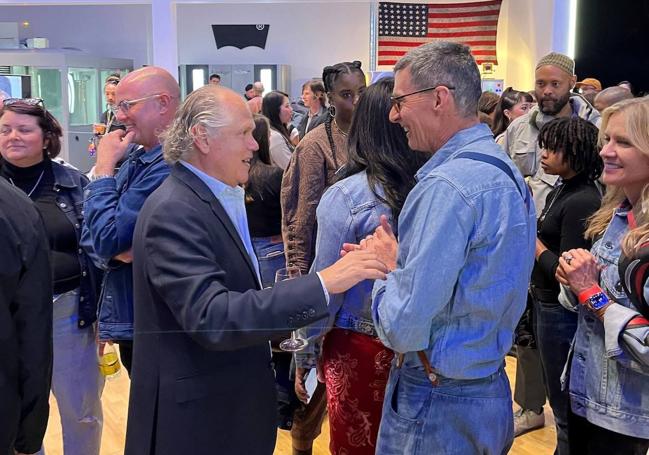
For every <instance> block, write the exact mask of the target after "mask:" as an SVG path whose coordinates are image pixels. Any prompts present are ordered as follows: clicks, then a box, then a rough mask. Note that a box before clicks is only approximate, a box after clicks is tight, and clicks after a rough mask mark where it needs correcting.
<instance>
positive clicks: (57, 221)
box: [0, 159, 81, 294]
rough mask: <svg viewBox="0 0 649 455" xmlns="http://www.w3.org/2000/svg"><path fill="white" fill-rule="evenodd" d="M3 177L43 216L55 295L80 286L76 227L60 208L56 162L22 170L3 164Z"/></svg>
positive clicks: (45, 162)
mask: <svg viewBox="0 0 649 455" xmlns="http://www.w3.org/2000/svg"><path fill="white" fill-rule="evenodd" d="M0 175H2V177H4V178H6V179H7V180H8V181H9V182H10V183H12V184H13V185H14V186H16V187H18V188H20V189H21V190H23V191H24V192H25V194H28V195H29V197H30V198H31V200H32V201H34V204H35V205H36V207H37V208H38V210H39V211H40V213H41V216H42V217H43V224H44V225H45V230H46V231H47V235H48V239H49V243H50V251H51V265H52V284H53V287H54V293H55V294H61V293H63V292H67V291H71V290H73V289H76V288H77V287H79V283H80V280H81V265H80V263H79V256H78V251H77V250H78V249H79V246H78V242H77V234H76V231H75V228H74V225H73V224H72V223H71V222H70V220H69V219H68V218H67V217H66V215H65V213H63V211H62V210H61V209H60V208H59V207H58V205H57V202H56V197H57V192H56V191H55V189H54V173H53V172H52V162H51V161H50V160H49V159H46V160H43V161H41V162H40V163H38V164H35V165H33V166H29V167H18V166H14V165H13V164H11V163H9V162H7V161H2V167H0ZM30 193H31V194H30Z"/></svg>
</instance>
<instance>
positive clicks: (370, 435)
mask: <svg viewBox="0 0 649 455" xmlns="http://www.w3.org/2000/svg"><path fill="white" fill-rule="evenodd" d="M393 356H394V354H393V353H392V351H391V350H389V349H387V348H386V347H385V346H383V344H382V343H381V341H379V339H378V338H373V337H370V336H368V335H364V334H361V333H358V332H353V331H351V330H346V329H341V328H337V327H334V328H333V329H332V330H331V331H330V332H329V333H327V335H326V336H325V339H324V342H323V345H322V360H323V368H324V374H325V380H326V385H327V410H328V411H329V428H330V430H331V437H330V443H329V450H330V451H331V453H332V454H333V455H365V454H367V455H374V452H375V449H376V437H377V434H378V431H379V423H380V422H381V409H382V407H383V397H384V395H385V385H386V383H387V380H388V375H389V374H390V364H391V362H392V357H393Z"/></svg>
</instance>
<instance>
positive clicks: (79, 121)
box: [68, 68, 99, 126]
mask: <svg viewBox="0 0 649 455" xmlns="http://www.w3.org/2000/svg"><path fill="white" fill-rule="evenodd" d="M98 90H99V84H98V82H97V70H96V69H93V68H70V69H68V109H69V112H70V126H74V125H90V124H91V123H96V122H97V121H98V120H99V117H98V116H99V106H97V103H98V102H99V93H98Z"/></svg>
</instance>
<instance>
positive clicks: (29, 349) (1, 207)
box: [0, 178, 52, 455]
mask: <svg viewBox="0 0 649 455" xmlns="http://www.w3.org/2000/svg"><path fill="white" fill-rule="evenodd" d="M49 250H50V248H49V243H48V241H47V236H46V234H45V228H44V227H43V222H42V221H41V217H40V214H39V212H38V211H37V210H36V208H35V207H34V205H33V204H32V201H30V200H29V198H27V196H26V195H25V194H24V193H23V192H22V191H20V190H18V189H16V188H14V187H12V186H11V185H9V183H8V182H7V181H6V180H5V179H3V178H0V258H1V260H0V454H2V455H6V454H9V453H10V454H13V453H14V447H15V448H16V450H18V451H19V452H24V453H34V452H36V451H37V450H38V449H39V448H40V447H41V443H42V441H43V436H44V435H45V428H46V427H47V419H48V416H49V409H50V408H49V404H48V400H49V397H50V380H51V378H52V276H51V272H50V261H49Z"/></svg>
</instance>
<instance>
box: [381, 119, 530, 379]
mask: <svg viewBox="0 0 649 455" xmlns="http://www.w3.org/2000/svg"><path fill="white" fill-rule="evenodd" d="M462 152H477V153H482V154H487V155H491V156H494V157H496V158H498V159H500V160H502V161H503V162H505V163H506V164H507V165H508V166H509V167H510V169H511V170H512V171H513V173H514V175H515V176H516V180H517V185H518V188H517V186H516V185H515V184H514V182H513V181H512V179H510V178H509V176H508V175H507V174H506V173H505V172H503V171H502V170H501V169H498V168H497V167H496V166H494V165H492V164H488V163H483V162H479V161H476V160H470V159H467V158H458V159H455V155H457V154H459V153H462ZM417 181H418V182H417V184H416V185H415V187H414V188H413V189H412V191H411V192H410V194H409V195H408V198H407V199H406V202H405V204H404V207H403V210H402V211H401V215H400V216H399V251H398V256H397V268H396V269H395V270H394V271H393V272H391V273H389V274H388V277H387V280H386V281H377V282H376V283H375V285H374V292H373V296H374V302H373V308H372V310H373V317H374V322H375V324H376V327H377V331H378V333H379V336H380V338H381V341H383V343H384V344H385V345H386V346H387V347H389V348H392V349H394V350H395V351H397V352H401V353H408V354H407V355H406V358H405V366H406V367H410V368H418V369H422V368H423V367H422V365H421V362H420V361H419V359H418V358H417V355H416V354H415V351H419V350H425V351H427V355H428V358H429V359H430V362H431V365H432V367H433V369H434V370H436V372H437V373H439V374H440V375H442V376H444V377H447V378H453V379H476V378H483V377H486V376H489V375H491V374H493V373H495V372H496V371H497V370H498V369H499V368H501V367H502V364H503V359H504V357H505V354H506V353H507V352H508V351H509V349H510V347H511V345H512V339H513V332H514V328H515V327H516V324H517V323H518V320H519V318H520V316H521V314H522V313H523V309H524V306H525V301H526V294H527V287H528V283H529V279H530V274H531V271H532V266H533V263H534V247H535V240H536V219H535V218H536V213H535V209H534V206H533V204H530V207H529V208H526V206H525V203H524V200H523V197H522V196H521V193H520V192H519V188H520V189H521V190H522V189H524V188H525V187H524V185H525V182H524V181H523V178H522V176H521V174H520V172H518V170H517V169H516V167H515V166H514V165H513V163H512V162H511V160H510V159H509V158H508V157H507V155H505V153H504V152H503V150H502V149H501V148H500V147H499V146H498V145H497V144H496V143H495V142H494V140H493V135H492V133H491V131H490V130H489V128H488V127H486V126H485V125H483V124H478V125H475V126H472V127H470V128H467V129H464V130H461V131H459V132H457V133H456V134H455V135H454V136H453V137H451V139H450V140H449V141H448V142H447V143H446V144H445V145H444V146H443V147H442V148H440V149H439V150H438V151H437V152H436V153H435V154H434V155H433V156H432V158H431V159H430V160H429V161H428V162H427V163H426V164H424V166H422V168H421V169H420V170H419V172H418V173H417Z"/></svg>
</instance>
